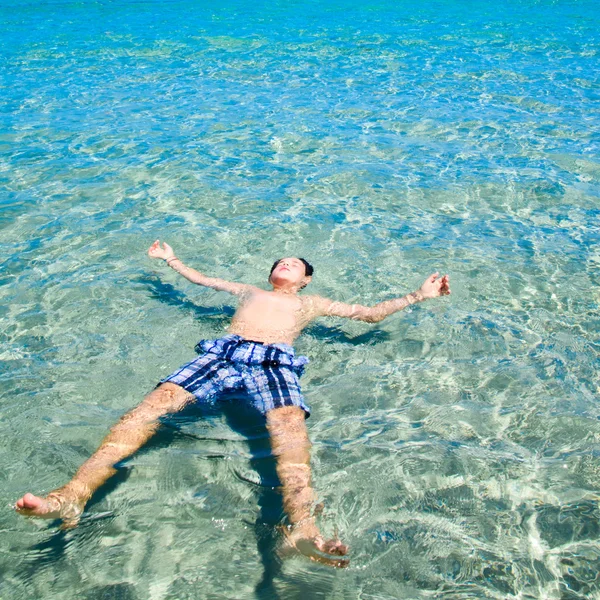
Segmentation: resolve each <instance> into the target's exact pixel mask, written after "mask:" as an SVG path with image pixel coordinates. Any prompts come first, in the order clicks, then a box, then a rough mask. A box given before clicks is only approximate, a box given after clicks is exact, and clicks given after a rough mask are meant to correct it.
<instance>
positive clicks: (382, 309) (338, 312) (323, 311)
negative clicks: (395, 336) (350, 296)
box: [318, 273, 450, 323]
mask: <svg viewBox="0 0 600 600" xmlns="http://www.w3.org/2000/svg"><path fill="white" fill-rule="evenodd" d="M449 294H450V278H449V277H448V275H443V276H442V277H439V273H433V274H432V275H430V276H429V277H428V278H427V279H426V280H425V282H424V283H423V285H422V286H421V287H420V288H419V289H418V290H417V291H416V292H411V293H410V294H407V295H406V296H403V297H402V298H394V299H393V300H386V301H385V302H380V303H379V304H376V305H375V306H363V305H361V304H345V303H344V302H334V301H332V300H327V299H325V298H319V300H318V314H319V316H323V317H345V318H347V319H354V320H356V321H366V322H367V323H378V322H379V321H383V319H385V318H386V317H389V316H390V315H392V314H394V313H396V312H398V311H400V310H403V309H405V308H406V307H407V306H411V305H412V304H417V303H418V302H423V301H424V300H428V299H429V298H437V297H438V296H447V295H449Z"/></svg>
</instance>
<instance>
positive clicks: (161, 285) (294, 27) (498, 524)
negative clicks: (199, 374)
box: [0, 0, 600, 600]
mask: <svg viewBox="0 0 600 600" xmlns="http://www.w3.org/2000/svg"><path fill="white" fill-rule="evenodd" d="M415 4H418V5H415ZM0 23H1V25H0V32H1V33H0V36H1V37H0V43H1V48H2V62H1V63H0V77H1V80H0V81H1V82H2V90H3V91H2V99H1V102H0V107H1V108H0V124H1V127H0V136H1V137H0V202H1V206H2V213H1V217H0V226H1V227H2V236H1V240H2V242H1V243H2V271H1V281H2V284H3V285H2V287H1V288H0V294H1V304H0V306H1V311H2V329H3V344H2V348H1V358H2V372H1V381H2V386H1V390H2V400H1V402H2V404H1V407H2V410H1V414H0V464H1V465H2V469H1V470H0V481H1V482H2V485H1V486H0V498H1V500H2V505H3V506H4V510H3V511H2V512H1V513H0V527H1V533H0V574H1V575H2V576H1V578H0V598H2V600H5V599H13V598H45V599H50V600H55V599H62V598H64V599H69V598H74V597H77V598H86V599H100V598H103V599H107V598H119V599H127V600H129V599H137V598H139V599H146V598H151V599H153V600H154V599H182V598H211V599H217V598H232V599H242V598H269V599H271V598H281V599H286V600H287V599H293V598H303V599H304V598H324V599H333V600H337V599H341V598H344V599H345V598H361V599H363V600H383V599H386V600H387V599H395V598H403V599H413V598H415V599H416V598H451V599H463V598H497V599H506V598H541V599H545V598H557V599H558V598H560V599H583V598H600V584H599V583H598V579H597V573H598V569H599V568H600V543H599V542H598V537H599V535H600V524H599V520H598V519H599V516H600V510H599V506H598V496H597V491H598V487H599V476H600V422H599V420H598V419H599V417H600V410H599V407H598V387H599V382H598V357H599V352H600V345H599V343H598V335H597V332H598V326H599V325H600V318H599V311H598V300H599V297H600V289H599V287H598V283H597V281H598V272H599V268H600V250H599V248H600V246H599V245H598V242H599V241H600V234H599V231H600V229H599V226H600V211H599V208H600V154H599V150H600V104H599V101H600V70H599V58H600V33H598V32H600V15H599V13H598V10H597V4H596V3H595V2H592V1H586V0H582V1H574V0H571V1H566V0H565V1H561V0H557V1H544V0H540V1H535V2H534V1H529V2H526V1H523V2H516V1H498V2H463V3H459V2H456V1H450V0H445V1H444V0H439V1H436V2H426V3H412V2H406V1H400V2H393V3H392V2H371V3H364V2H362V3H359V2H353V1H351V0H339V1H337V2H326V3H317V2H300V1H297V2H292V1H290V2H272V3H265V4H261V3H258V4H257V3H251V2H248V1H247V0H238V1H237V2H231V3H227V5H226V6H225V7H220V8H219V7H217V8H215V7H214V6H213V3H201V2H191V1H189V0H188V1H183V0H182V1H175V2H166V1H164V0H163V1H161V2H158V1H154V0H148V1H145V2H133V1H132V2H127V1H125V0H115V1H109V0H105V1H91V0H90V1H80V2H66V1H65V2H59V1H44V2H38V3H28V2H26V1H24V0H22V1H15V0H12V1H11V0H3V1H2V2H1V4H0ZM159 237H160V238H161V239H165V240H167V241H168V242H169V243H170V244H171V245H172V246H173V247H174V248H175V249H176V251H177V253H178V255H179V256H181V257H182V258H183V259H184V260H186V262H188V263H189V264H190V265H193V266H196V267H197V268H199V269H201V270H203V271H205V272H206V273H208V274H213V275H216V276H221V277H227V278H230V279H235V280H241V281H245V282H248V283H253V284H260V285H266V281H265V279H266V274H267V273H268V269H269V267H270V265H271V263H272V261H273V260H274V259H275V258H277V257H280V256H283V255H290V254H292V255H301V256H305V257H306V258H308V259H309V260H311V262H313V264H314V265H315V269H316V271H315V278H314V281H313V283H312V284H311V286H312V291H313V292H315V293H319V294H322V295H326V296H330V297H333V298H336V299H340V300H344V301H349V302H363V303H374V302H378V301H380V300H384V299H387V298H390V297H393V296H395V295H404V294H405V293H407V292H409V291H411V290H413V289H415V288H416V287H418V286H419V285H420V283H421V281H422V280H423V279H424V278H425V277H426V276H427V275H428V274H429V273H430V272H433V271H435V270H439V271H441V272H448V273H449V274H450V276H451V280H452V286H453V295H452V296H451V297H450V298H447V299H442V300H440V301H432V302H430V303H429V304H426V305H422V306H419V307H417V308H413V309H411V310H409V311H406V312H405V313H403V314H400V315H395V316H393V317H390V318H389V319H388V320H386V321H384V322H383V323H381V324H379V325H367V324H364V323H354V322H344V321H341V320H334V319H331V320H322V321H319V322H318V323H316V324H315V325H314V326H312V327H311V328H309V329H308V330H307V332H306V333H305V334H304V335H303V336H302V337H301V338H300V339H299V341H298V344H297V349H298V351H300V352H301V353H303V354H308V355H309V356H310V357H311V361H312V362H311V364H310V365H309V368H308V370H307V373H306V375H305V377H304V379H303V381H304V390H305V393H306V397H307V400H308V402H309V403H310V404H311V405H312V408H313V414H312V417H311V418H310V420H309V422H308V426H309V432H310V436H311V439H312V440H313V443H314V446H313V469H314V484H315V488H316V490H317V492H318V494H319V497H320V499H322V500H323V501H324V502H325V506H326V508H325V512H324V514H323V516H322V518H321V526H322V528H323V530H324V531H325V532H327V533H329V534H333V533H334V532H335V531H337V532H338V533H339V535H340V537H341V538H342V539H343V540H344V541H346V542H347V543H349V544H350V546H351V565H350V567H349V568H348V569H346V570H343V571H336V570H333V569H329V568H327V567H323V566H319V565H315V564H312V563H310V562H308V561H306V560H303V559H300V558H297V559H290V560H286V561H284V562H281V561H279V560H277V558H276V554H275V552H274V548H273V547H274V544H275V543H276V539H277V534H276V525H277V523H278V520H279V519H280V516H281V514H280V512H279V508H280V507H278V504H277V495H276V494H275V493H274V492H273V490H272V489H271V488H272V485H273V484H274V481H273V478H272V473H271V471H272V463H271V461H270V460H269V456H268V449H267V445H266V443H265V440H264V437H263V436H262V433H261V432H260V431H259V430H258V429H253V428H251V427H250V426H249V425H248V424H247V423H239V422H237V423H236V422H233V423H232V418H231V416H227V415H222V414H220V413H215V414H211V415H208V416H207V418H204V419H201V420H199V421H197V420H195V419H194V418H193V415H192V416H182V417H181V418H179V419H174V420H172V421H171V422H169V423H167V426H166V427H165V430H164V431H163V432H162V433H161V434H160V435H159V436H158V438H157V440H156V441H155V442H154V443H153V444H151V445H150V447H149V448H148V449H146V450H145V451H143V452H141V453H139V454H138V455H136V456H134V457H132V458H131V459H129V460H128V461H125V462H124V463H123V464H122V465H121V468H120V469H119V475H118V476H117V478H116V481H115V484H116V485H111V486H108V487H107V488H105V489H104V490H103V493H102V494H99V496H98V497H96V498H95V499H94V501H93V502H92V503H91V504H90V506H89V509H88V511H87V512H86V515H85V517H84V519H83V521H82V523H81V525H80V526H79V527H78V528H77V529H75V530H72V531H67V532H63V531H60V530H59V529H58V527H57V524H56V523H47V522H35V521H31V520H25V519H22V518H21V517H19V516H17V515H15V514H14V513H13V512H12V511H11V508H10V507H11V504H12V503H14V501H15V500H16V499H17V498H18V497H19V496H21V495H22V494H23V493H24V492H26V491H34V492H47V491H49V490H51V489H53V488H54V487H56V486H58V485H61V484H63V483H64V482H65V481H66V480H68V479H69V478H70V476H71V475H72V474H73V473H74V471H75V470H76V469H77V467H78V466H79V465H80V464H81V463H82V462H83V461H84V460H85V458H87V457H88V456H89V454H90V453H91V452H92V451H93V450H94V448H95V447H96V446H97V444H98V443H99V442H100V440H101V439H102V437H103V436H104V435H105V433H106V432H107V430H108V428H109V427H110V426H111V425H112V424H113V423H114V422H115V421H116V420H117V419H118V418H119V416H120V415H121V414H123V412H125V411H126V410H127V409H129V408H131V407H133V406H134V405H136V404H137V403H138V402H139V401H140V400H141V398H142V397H143V395H144V394H145V393H146V392H148V391H149V390H151V389H152V387H153V385H154V384H155V382H156V381H157V380H158V379H160V378H161V377H162V376H164V375H165V374H168V373H169V372H171V371H172V370H174V369H175V368H176V367H178V366H179V365H180V364H182V363H183V362H185V361H187V360H189V359H190V358H191V357H192V356H193V346H194V344H195V343H196V341H197V340H198V339H200V338H206V337H214V336H217V335H220V334H221V333H222V332H223V331H224V329H225V327H226V325H227V322H228V318H229V316H230V315H231V310H232V305H231V301H230V298H229V297H228V296H226V295H222V294H219V293H216V292H212V291H209V290H202V289H200V288H195V287H194V286H192V285H191V284H188V283H187V282H185V281H183V280H180V279H177V278H176V276H175V274H174V273H172V272H167V269H166V268H164V266H162V265H161V264H158V263H155V262H152V261H150V260H149V259H148V258H147V257H146V256H145V251H146V249H147V247H148V246H149V245H150V243H151V242H152V241H153V240H154V239H156V238H159ZM234 421H235V419H234ZM232 425H233V426H232Z"/></svg>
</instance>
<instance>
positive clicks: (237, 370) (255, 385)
mask: <svg viewBox="0 0 600 600" xmlns="http://www.w3.org/2000/svg"><path fill="white" fill-rule="evenodd" d="M196 352H198V354H199V356H198V357H197V358H196V359H195V360H193V361H191V362H189V363H188V364H186V365H184V366H183V367H181V369H179V370H178V371H175V373H173V374H172V375H169V377H166V378H165V379H163V380H161V383H165V382H171V383H175V384H177V385H179V386H181V387H182V388H183V389H185V390H187V391H188V392H190V393H191V394H193V395H194V396H195V397H196V398H197V399H198V400H199V401H201V402H207V403H210V404H213V403H214V402H215V400H216V398H217V396H218V395H219V394H221V393H225V392H245V393H246V395H247V396H248V397H249V398H250V400H251V401H252V404H253V406H254V407H255V408H256V409H257V410H258V411H259V412H261V413H262V414H263V415H266V414H267V413H268V412H269V411H270V410H273V409H274V408H279V407H281V406H299V407H300V408H302V409H303V410H304V411H305V413H306V416H307V417H308V416H309V415H310V408H309V407H308V406H307V405H306V404H305V402H304V398H303V397H302V392H301V391H300V382H299V381H298V379H299V377H300V376H301V375H302V373H303V371H304V366H305V365H306V364H307V363H308V358H306V356H295V354H294V349H293V348H292V347H291V346H288V345H287V344H262V343H261V342H254V341H252V340H245V339H244V338H242V337H240V336H239V335H226V336H225V337H222V338H219V339H218V340H202V341H201V342H199V343H198V345H197V346H196Z"/></svg>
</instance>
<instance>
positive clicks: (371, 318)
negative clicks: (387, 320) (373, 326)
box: [357, 312, 384, 323]
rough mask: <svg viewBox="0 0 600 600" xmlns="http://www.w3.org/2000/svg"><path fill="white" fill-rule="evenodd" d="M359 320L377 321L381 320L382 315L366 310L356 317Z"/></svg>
mask: <svg viewBox="0 0 600 600" xmlns="http://www.w3.org/2000/svg"><path fill="white" fill-rule="evenodd" d="M357 318H358V319H359V320H360V321H364V322H365V323H379V322H380V321H383V318H384V317H383V315H378V314H376V313H373V312H367V313H364V314H362V315H360V316H358V317H357Z"/></svg>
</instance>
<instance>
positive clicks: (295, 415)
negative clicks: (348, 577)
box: [267, 406, 348, 567]
mask: <svg viewBox="0 0 600 600" xmlns="http://www.w3.org/2000/svg"><path fill="white" fill-rule="evenodd" d="M267 429H268V430H269V435H270V438H271V448H272V450H273V454H274V455H275V458H276V460H277V475H278V477H279V480H280V482H281V493H282V496H283V508H284V510H285V512H286V514H287V517H288V521H289V524H290V528H289V530H288V531H287V532H286V536H287V544H288V546H289V547H291V548H295V549H296V550H298V551H299V552H300V553H302V554H304V555H305V556H308V557H309V558H311V559H312V560H315V561H318V562H323V563H325V564H329V565H332V566H335V567H345V566H347V565H348V560H347V559H343V558H340V557H341V556H344V555H345V554H346V553H347V551H348V548H347V546H345V545H344V544H342V543H341V542H340V541H339V540H329V541H325V540H324V539H323V536H322V535H321V532H320V531H319V529H318V527H317V525H316V523H315V517H314V515H313V504H314V492H313V489H312V487H311V476H310V441H309V439H308V432H307V431H306V424H305V416H304V411H303V410H302V409H301V408H300V407H298V406H284V407H281V408H276V409H274V410H271V411H269V412H268V413H267Z"/></svg>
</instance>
